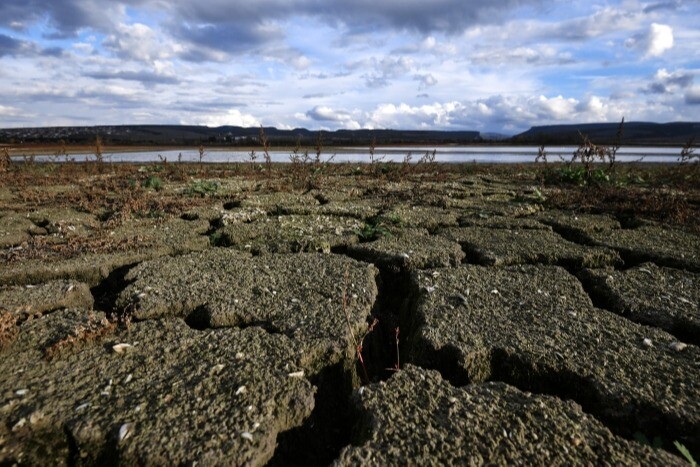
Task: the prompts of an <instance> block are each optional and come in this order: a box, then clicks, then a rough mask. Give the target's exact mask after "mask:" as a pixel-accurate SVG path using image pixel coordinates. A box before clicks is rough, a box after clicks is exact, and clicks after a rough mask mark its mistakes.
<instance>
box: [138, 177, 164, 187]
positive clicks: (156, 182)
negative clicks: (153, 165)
mask: <svg viewBox="0 0 700 467" xmlns="http://www.w3.org/2000/svg"><path fill="white" fill-rule="evenodd" d="M141 186H142V187H143V188H146V189H150V190H156V191H160V190H162V189H163V180H161V179H160V178H159V177H156V176H155V175H151V176H150V177H148V178H147V179H146V180H144V181H142V182H141Z"/></svg>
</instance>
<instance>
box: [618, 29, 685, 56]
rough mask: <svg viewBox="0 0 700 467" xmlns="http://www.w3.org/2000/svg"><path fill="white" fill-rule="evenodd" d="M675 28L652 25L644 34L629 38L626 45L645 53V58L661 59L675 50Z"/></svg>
mask: <svg viewBox="0 0 700 467" xmlns="http://www.w3.org/2000/svg"><path fill="white" fill-rule="evenodd" d="M673 44H674V37H673V28H672V27H671V26H668V25H666V24H658V23H652V24H651V25H650V26H649V29H648V30H647V31H646V32H645V33H643V34H637V35H635V36H633V37H631V38H629V39H628V40H627V41H626V42H625V45H626V46H627V47H628V48H634V49H637V50H640V51H641V52H643V53H644V58H653V57H660V56H661V55H663V54H664V53H665V52H667V51H668V50H671V49H672V48H673Z"/></svg>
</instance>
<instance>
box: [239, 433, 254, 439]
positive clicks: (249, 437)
mask: <svg viewBox="0 0 700 467" xmlns="http://www.w3.org/2000/svg"><path fill="white" fill-rule="evenodd" d="M241 438H243V439H247V440H248V441H253V435H252V434H251V433H249V432H247V431H244V432H243V433H241Z"/></svg>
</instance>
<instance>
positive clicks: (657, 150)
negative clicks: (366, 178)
mask: <svg viewBox="0 0 700 467" xmlns="http://www.w3.org/2000/svg"><path fill="white" fill-rule="evenodd" d="M545 149H546V151H547V158H548V160H549V162H559V161H560V157H561V158H563V159H565V160H569V159H571V156H572V154H573V152H574V151H575V149H576V147H575V146H552V147H546V148H545ZM433 150H435V160H436V162H441V163H458V162H459V163H464V162H476V163H527V162H534V161H535V158H536V157H537V151H538V148H537V147H535V146H527V147H523V146H520V147H513V146H441V147H436V148H433V147H428V146H414V147H404V146H400V147H399V146H391V147H381V148H377V149H376V151H375V159H378V158H381V161H382V162H402V161H404V160H405V159H406V157H407V156H408V155H409V154H410V157H411V161H410V162H413V163H415V162H417V161H418V160H419V159H420V158H421V157H422V156H423V155H424V154H425V153H426V152H430V153H432V152H433ZM680 152H681V147H680V146H679V147H622V148H620V150H619V152H618V153H617V160H618V162H638V161H641V162H645V163H646V162H651V163H676V162H678V158H679V155H680ZM255 155H256V157H257V158H256V159H255V162H256V163H263V162H264V158H263V154H262V152H261V151H258V150H256V152H255ZM103 156H104V158H105V160H106V161H109V162H159V161H160V160H161V157H162V158H165V159H167V160H168V162H178V161H182V162H198V161H199V152H198V150H197V149H193V148H188V149H182V150H177V149H175V150H164V151H163V150H161V151H157V150H156V151H134V152H118V153H110V152H105V153H104V154H103ZM270 156H271V159H272V162H289V161H290V151H289V150H288V149H285V150H271V151H270ZM309 156H310V157H312V158H313V157H315V154H314V153H311V152H310V154H309ZM331 156H333V159H332V162H337V163H368V162H369V161H370V156H369V152H368V150H367V149H366V148H342V147H340V148H326V149H325V150H324V153H323V154H322V156H321V160H323V161H326V160H328V159H329V158H331ZM68 157H72V158H75V160H76V161H84V160H85V159H86V157H87V158H88V159H94V156H93V155H89V154H88V155H86V154H74V155H70V154H69V156H68ZM52 158H53V156H51V155H47V154H37V155H36V161H37V162H47V161H50V160H52ZM13 159H15V160H22V157H13ZM53 159H55V158H53ZM64 160H65V158H63V157H61V158H58V160H56V161H57V162H63V161H64ZM203 162H210V163H234V162H251V156H250V151H244V150H236V149H215V148H212V149H208V150H206V152H205V155H204V159H203Z"/></svg>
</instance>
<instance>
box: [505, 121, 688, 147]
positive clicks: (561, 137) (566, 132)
mask: <svg viewBox="0 0 700 467" xmlns="http://www.w3.org/2000/svg"><path fill="white" fill-rule="evenodd" d="M618 125H619V123H586V124H580V125H548V126H534V127H532V128H530V129H529V130H527V131H526V132H524V133H520V134H519V135H515V136H513V138H511V142H513V143H518V144H536V145H540V144H577V143H579V142H580V141H581V137H580V135H579V131H580V132H581V133H584V134H586V135H588V137H589V138H590V139H591V141H593V142H594V143H596V144H610V143H613V142H614V141H615V137H616V134H617V128H618ZM690 138H695V139H696V140H697V141H700V122H676V123H648V122H629V123H628V122H625V124H624V127H623V132H622V144H678V145H681V144H684V143H686V142H687V141H688V140H689V139H690Z"/></svg>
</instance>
